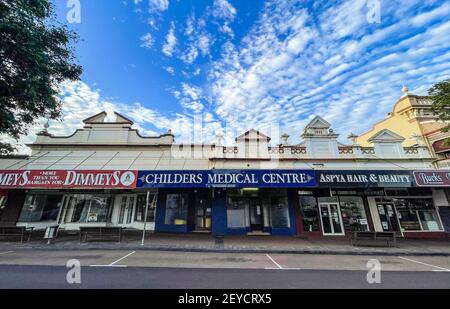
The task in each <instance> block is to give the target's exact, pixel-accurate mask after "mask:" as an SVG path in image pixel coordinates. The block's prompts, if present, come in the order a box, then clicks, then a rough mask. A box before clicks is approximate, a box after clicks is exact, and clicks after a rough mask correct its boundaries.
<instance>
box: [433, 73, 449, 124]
mask: <svg viewBox="0 0 450 309" xmlns="http://www.w3.org/2000/svg"><path fill="white" fill-rule="evenodd" d="M428 94H429V95H430V96H431V98H432V100H433V107H432V110H433V113H434V114H435V115H438V117H439V120H442V121H450V79H447V80H444V81H442V82H440V83H437V84H436V85H434V86H433V87H431V89H430V90H429V91H428ZM449 130H450V126H447V127H446V128H445V130H444V131H445V132H448V131H449Z"/></svg>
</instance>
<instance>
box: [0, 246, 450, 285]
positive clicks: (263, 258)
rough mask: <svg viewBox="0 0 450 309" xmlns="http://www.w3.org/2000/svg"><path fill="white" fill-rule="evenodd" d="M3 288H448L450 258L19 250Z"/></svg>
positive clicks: (3, 268)
mask: <svg viewBox="0 0 450 309" xmlns="http://www.w3.org/2000/svg"><path fill="white" fill-rule="evenodd" d="M74 260H75V261H76V262H77V263H79V265H80V272H79V273H80V279H81V283H80V284H78V283H74V284H69V283H68V281H67V274H68V272H69V271H71V270H73V269H71V268H68V267H67V263H68V261H74ZM373 260H375V261H377V262H379V265H380V267H381V272H380V276H381V283H380V284H369V283H368V282H367V275H368V271H369V265H370V261H373ZM368 263H369V265H368ZM72 274H73V273H72ZM72 278H78V277H77V276H75V277H72ZM0 288H1V289H11V288H26V289H38V288H58V289H60V288H63V289H80V288H81V289H96V288H106V289H111V288H125V289H126V288H139V289H147V288H149V289H153V288H164V289H166V288H168V289H175V288H176V289H213V288H214V289H215V288H224V289H240V288H244V289H266V288H270V289H274V288H275V289H298V288H368V289H372V288H375V289H376V288H419V289H430V288H446V289H448V288H450V258H449V257H442V256H420V257H414V256H407V257H403V256H379V257H376V256H344V255H337V256H333V255H308V254H306V255H300V254H270V255H269V254H260V253H258V254H245V253H199V252H197V253H189V252H163V251H131V252H130V251H123V250H103V251H100V250H84V251H83V250H77V251H59V250H17V251H3V252H0Z"/></svg>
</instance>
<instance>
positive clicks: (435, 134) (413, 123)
mask: <svg viewBox="0 0 450 309" xmlns="http://www.w3.org/2000/svg"><path fill="white" fill-rule="evenodd" d="M403 92H404V94H403V96H402V97H401V98H400V99H399V100H398V101H397V102H396V103H395V104H394V108H393V110H392V112H391V113H389V114H388V116H387V117H386V118H385V119H383V120H381V121H379V122H378V123H376V124H375V125H374V126H373V127H372V129H371V130H369V131H367V132H365V133H363V134H361V135H359V136H355V137H354V140H355V143H356V144H357V145H360V146H362V147H368V146H371V145H372V141H371V138H372V136H373V135H374V134H376V133H377V132H380V131H382V130H384V129H387V130H390V131H392V132H394V133H395V134H397V135H398V136H400V137H401V138H403V139H404V140H403V143H402V145H403V146H404V147H412V146H414V145H425V146H427V147H428V149H429V150H430V153H431V155H432V156H433V157H434V158H435V159H436V161H435V162H434V166H435V168H440V169H445V168H447V169H448V168H450V146H449V145H447V143H446V142H445V141H446V140H448V139H449V138H450V132H445V131H444V130H443V129H444V128H446V127H447V126H448V125H449V123H447V122H443V121H438V116H437V115H435V114H434V113H433V111H432V109H431V108H432V104H433V101H432V99H431V97H429V96H417V95H414V94H411V93H409V90H408V88H407V87H404V88H403Z"/></svg>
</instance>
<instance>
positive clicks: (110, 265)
mask: <svg viewBox="0 0 450 309" xmlns="http://www.w3.org/2000/svg"><path fill="white" fill-rule="evenodd" d="M135 253H136V251H133V252H130V253H128V254H127V255H125V256H124V257H121V258H120V259H118V260H116V261H114V262H112V263H111V264H108V265H90V267H128V266H127V265H116V264H117V263H119V262H120V261H123V260H125V259H126V258H127V257H129V256H130V255H132V254H135Z"/></svg>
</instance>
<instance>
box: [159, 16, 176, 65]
mask: <svg viewBox="0 0 450 309" xmlns="http://www.w3.org/2000/svg"><path fill="white" fill-rule="evenodd" d="M176 45H177V38H176V36H175V23H174V22H172V23H171V25H170V29H169V33H168V34H167V36H166V42H165V44H164V45H163V48H162V52H163V53H164V54H165V55H166V56H168V57H172V55H173V52H174V49H175V46H176Z"/></svg>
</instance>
